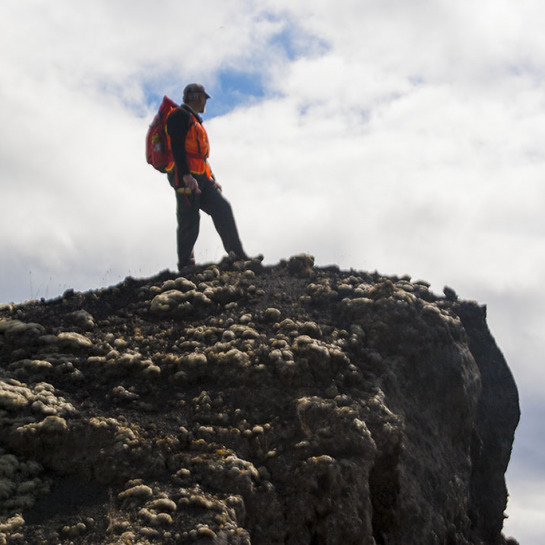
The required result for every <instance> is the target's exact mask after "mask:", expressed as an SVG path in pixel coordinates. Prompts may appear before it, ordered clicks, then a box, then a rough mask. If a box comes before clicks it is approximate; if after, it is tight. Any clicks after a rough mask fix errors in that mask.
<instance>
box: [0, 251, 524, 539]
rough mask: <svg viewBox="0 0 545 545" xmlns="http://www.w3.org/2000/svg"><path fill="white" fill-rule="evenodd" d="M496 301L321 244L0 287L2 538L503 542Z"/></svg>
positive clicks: (512, 395)
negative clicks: (348, 260) (98, 282)
mask: <svg viewBox="0 0 545 545" xmlns="http://www.w3.org/2000/svg"><path fill="white" fill-rule="evenodd" d="M485 314H486V313H485V309H484V308H483V307H480V306H478V305H477V304H476V303H472V302H464V301H458V300H457V297H456V294H455V293H454V292H453V291H452V290H451V289H445V296H437V295H435V294H433V293H432V292H431V291H430V290H429V289H428V285H427V284H425V283H424V282H411V281H410V279H409V278H407V277H405V278H385V277H382V276H380V275H378V274H376V273H374V274H369V273H363V272H357V271H339V270H338V269H336V268H334V267H330V268H322V269H318V268H315V267H314V263H313V259H312V258H311V257H310V256H306V255H301V256H295V257H293V258H291V259H290V260H288V261H286V262H281V263H280V264H279V265H277V266H274V267H262V266H261V264H260V263H259V262H257V261H249V262H245V263H240V262H239V263H234V264H233V263H229V262H227V261H225V262H222V263H220V264H219V265H211V266H208V267H197V268H195V270H194V271H193V272H192V273H191V274H189V275H187V277H185V278H184V277H177V276H176V275H174V274H172V273H168V272H165V273H162V274H160V275H158V276H157V277H155V278H151V279H146V280H135V279H132V278H127V279H126V280H125V281H124V282H122V283H121V284H119V285H118V286H115V287H113V288H109V289H105V290H100V291H94V292H88V293H75V292H73V291H69V292H66V293H65V294H64V296H63V297H60V298H58V299H55V300H51V301H41V302H28V303H26V304H24V305H3V306H2V307H0V380H1V381H0V427H1V430H0V433H1V435H0V499H1V503H0V506H1V507H0V544H1V543H32V544H39V543H43V544H46V543H47V544H51V543H74V544H80V543H81V544H83V543H87V544H91V543H105V544H120V545H121V544H128V545H131V544H142V545H144V544H147V543H172V544H174V543H182V544H185V543H188V544H189V543H199V544H240V545H242V544H250V543H251V544H253V545H275V544H288V545H319V544H324V545H337V544H338V545H352V544H353V545H356V544H357V545H371V544H376V545H381V544H388V545H393V544H399V545H401V544H403V545H410V544H415V545H416V544H419V545H422V544H441V545H443V544H446V545H453V544H485V543H487V544H488V543H490V544H503V543H505V539H504V537H503V536H502V534H501V530H502V524H503V512H504V509H505V505H506V499H507V491H506V488H505V480H504V473H505V470H506V468H507V464H508V462H509V456H510V453H511V445H512V441H513V434H514V430H515V427H516V425H517V422H518V418H519V408H518V396H517V389H516V386H515V383H514V381H513V378H512V376H511V373H510V371H509V369H508V367H507V365H506V363H505V361H504V359H503V357H502V355H501V353H500V351H499V350H498V348H497V346H496V344H495V342H494V340H493V338H492V336H491V335H490V333H489V331H488V328H487V325H486V316H485Z"/></svg>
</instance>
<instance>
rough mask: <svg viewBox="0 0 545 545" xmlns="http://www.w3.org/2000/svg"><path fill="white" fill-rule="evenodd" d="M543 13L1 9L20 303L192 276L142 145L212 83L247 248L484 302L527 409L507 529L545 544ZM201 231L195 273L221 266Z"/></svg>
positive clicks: (353, 8) (466, 4)
mask: <svg viewBox="0 0 545 545" xmlns="http://www.w3.org/2000/svg"><path fill="white" fill-rule="evenodd" d="M544 20H545V6H544V5H543V4H541V3H538V2H537V0H495V1H491V0H487V1H482V2H479V3H478V4H476V3H474V2H470V1H469V0H462V1H460V2H456V3H452V2H446V1H442V0H434V1H433V2H429V1H423V0H417V1H415V2H411V3H406V2H402V1H401V0H399V1H396V0H389V1H386V2H384V1H380V2H379V1H373V0H366V1H363V2H362V1H358V2H356V1H355V0H354V1H352V0H350V1H342V2H332V1H331V0H317V1H315V2H312V3H307V2H303V1H298V0H296V1H294V0H290V1H289V2H288V1H278V0H277V1H274V2H273V1H272V0H271V1H265V0H263V1H258V0H256V1H250V0H248V1H242V2H240V1H234V0H222V1H219V0H217V1H215V0H213V1H206V2H204V3H201V4H199V6H197V5H196V4H191V3H186V2H174V1H159V2H153V3H152V2H149V1H143V0H142V1H136V2H135V1H131V2H129V1H128V0H117V1H115V2H109V1H108V2H107V1H103V0H97V1H96V2H93V3H92V4H90V3H84V2H73V1H68V0H52V1H50V2H47V3H46V2H42V1H39V0H29V1H27V2H24V3H23V2H19V1H16V0H7V1H5V2H3V3H2V6H1V7H0V45H1V46H2V51H3V52H4V53H3V55H2V59H1V60H0V68H1V70H0V100H1V103H2V108H0V125H1V126H2V131H0V139H1V142H0V144H1V145H0V165H1V170H0V184H1V187H2V214H1V216H0V229H1V233H2V235H1V236H0V252H1V255H2V261H1V263H0V301H3V302H8V301H22V300H25V299H29V298H40V297H45V298H49V297H54V296H56V295H59V294H60V293H62V292H63V291H64V290H65V289H67V288H74V289H77V290H88V289H94V288H99V287H102V286H105V285H111V284H114V283H117V282H118V281H120V280H121V279H123V278H124V277H125V276H127V275H132V276H137V277H138V276H148V275H151V274H155V273H156V272H158V271H159V270H163V269H165V268H171V269H173V268H174V266H175V263H176V256H175V202H174V198H173V195H172V194H171V189H170V187H169V186H168V184H167V183H166V181H165V180H164V179H163V177H162V176H161V175H159V174H158V173H156V172H155V171H153V169H152V168H151V167H149V166H147V165H146V164H145V160H144V146H143V137H144V134H145V131H146V128H147V124H148V123H149V122H150V121H151V118H152V116H153V113H154V111H155V109H156V108H157V106H158V101H159V100H160V98H161V97H162V95H163V94H168V95H169V96H171V97H172V98H174V99H177V100H179V99H180V96H181V90H182V88H183V86H184V85H185V84H186V83H187V82H189V81H201V82H203V83H204V84H205V85H206V87H207V89H209V90H210V92H211V94H212V95H213V96H214V98H213V99H212V101H210V103H209V109H208V113H207V115H206V116H205V117H206V126H207V129H208V132H209V135H210V138H211V142H212V155H211V163H212V166H213V168H214V172H215V173H216V175H217V177H218V179H219V181H220V182H221V183H222V185H223V187H224V191H225V194H226V196H227V198H228V199H229V200H230V201H231V203H232V204H233V207H234V210H235V215H236V217H237V221H238V224H239V230H240V232H241V236H242V238H243V242H244V244H245V247H246V249H247V251H248V252H249V253H251V254H256V253H259V252H262V253H264V254H265V262H266V263H275V262H277V261H278V260H279V259H281V258H285V257H287V256H289V255H293V254H295V253H299V252H302V251H305V252H308V253H311V254H312V255H314V256H315V257H316V262H317V264H318V265H325V264H330V263H336V264H338V265H339V266H340V267H341V268H351V267H352V268H356V269H360V270H370V271H372V270H378V271H379V272H381V273H383V274H398V275H403V274H409V275H411V276H412V277H413V278H422V279H425V280H427V281H429V282H431V283H432V288H433V289H434V290H435V291H437V292H440V290H441V289H442V287H443V286H444V285H449V286H451V287H453V288H455V289H456V290H457V292H458V293H459V295H460V296H461V297H463V298H468V299H475V300H477V301H479V302H481V303H483V304H487V307H488V315H489V324H490V328H491V330H492V333H493V334H494V336H495V338H496V340H497V342H498V345H499V346H500V348H501V349H502V350H503V352H504V354H505V356H506V358H507V360H508V362H509V364H510V366H511V368H512V370H513V373H514V375H515V378H516V380H517V383H518V385H519V388H520V393H521V406H522V421H521V424H520V427H519V430H518V432H517V437H516V441H515V451H514V457H513V461H512V465H511V468H510V470H509V477H508V486H509V489H510V492H511V496H512V498H511V501H510V504H509V511H508V514H509V515H510V519H509V521H508V522H507V524H506V532H507V533H508V534H509V533H511V534H513V535H515V536H516V537H517V538H518V539H519V540H520V541H521V543H524V544H525V545H532V544H537V543H541V542H542V541H543V537H545V514H544V502H543V499H544V498H543V493H542V492H541V490H542V489H543V485H544V484H545V483H544V481H545V477H544V468H543V464H542V452H543V448H544V447H545V444H544V443H545V441H544V439H543V437H544V434H543V431H544V430H543V424H542V423H543V421H544V419H545V411H544V407H543V403H542V402H541V397H542V394H541V389H542V384H543V379H545V371H544V370H543V369H544V368H543V365H542V362H541V361H540V360H541V358H540V355H541V354H543V353H544V352H545V341H544V339H543V331H544V330H545V324H544V321H545V320H544V316H545V297H544V296H543V294H542V290H541V282H542V279H543V277H544V272H545V249H544V239H545V216H544V215H543V212H542V210H543V208H544V204H545V186H544V184H543V172H544V166H545V150H544V147H543V142H544V141H545V93H544V91H545V85H544V76H545V34H544V33H543V32H542V22H543V21H544ZM193 23H194V24H193ZM202 224H203V228H202V234H201V237H200V238H199V241H198V243H197V247H196V253H197V259H198V260H199V261H213V260H217V259H220V258H221V256H222V255H223V250H222V248H221V244H220V241H219V239H218V237H217V235H216V234H215V232H214V230H213V228H212V226H211V224H210V222H209V221H207V218H204V220H203V222H202Z"/></svg>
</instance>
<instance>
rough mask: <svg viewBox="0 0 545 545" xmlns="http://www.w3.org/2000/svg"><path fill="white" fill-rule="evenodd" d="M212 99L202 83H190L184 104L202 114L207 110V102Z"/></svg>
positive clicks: (185, 90)
mask: <svg viewBox="0 0 545 545" xmlns="http://www.w3.org/2000/svg"><path fill="white" fill-rule="evenodd" d="M209 98H212V97H211V96H210V95H209V94H208V93H207V92H206V90H205V88H204V86H202V85H201V84H200V83H190V84H189V85H187V86H186V88H185V89H184V97H183V101H184V104H187V105H188V106H189V107H190V108H192V109H193V110H195V111H196V112H197V113H200V114H202V113H203V112H204V110H205V108H206V101H207V100H208V99H209Z"/></svg>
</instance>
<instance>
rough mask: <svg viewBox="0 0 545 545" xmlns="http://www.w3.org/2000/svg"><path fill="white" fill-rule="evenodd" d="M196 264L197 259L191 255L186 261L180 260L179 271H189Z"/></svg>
mask: <svg viewBox="0 0 545 545" xmlns="http://www.w3.org/2000/svg"><path fill="white" fill-rule="evenodd" d="M194 266H195V259H193V258H192V257H190V258H189V259H186V260H185V261H182V262H178V272H187V271H188V270H189V269H192V268H193V267H194Z"/></svg>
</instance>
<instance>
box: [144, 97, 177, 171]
mask: <svg viewBox="0 0 545 545" xmlns="http://www.w3.org/2000/svg"><path fill="white" fill-rule="evenodd" d="M176 108H178V105H177V104H176V103H175V102H174V101H173V100H171V99H170V98H168V97H167V96H164V97H163V102H162V103H161V106H159V111H158V112H157V113H156V114H155V117H154V118H153V121H152V122H151V125H150V126H149V129H148V132H147V134H146V159H147V161H148V163H149V164H150V165H151V166H152V167H153V168H155V169H157V170H158V171H159V172H168V171H170V170H172V168H173V166H174V158H173V157H172V150H171V149H170V138H169V136H168V134H167V130H166V129H167V119H168V116H169V115H170V113H171V112H172V111H173V110H175V109H176Z"/></svg>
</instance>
